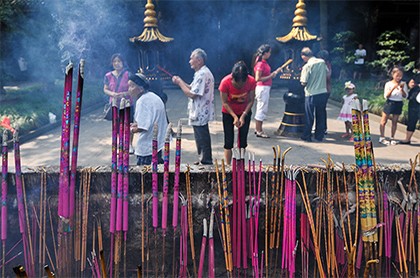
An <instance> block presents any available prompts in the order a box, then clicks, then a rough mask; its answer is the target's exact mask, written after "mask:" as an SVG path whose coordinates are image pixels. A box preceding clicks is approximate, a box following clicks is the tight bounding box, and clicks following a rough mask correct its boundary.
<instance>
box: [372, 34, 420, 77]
mask: <svg viewBox="0 0 420 278" xmlns="http://www.w3.org/2000/svg"><path fill="white" fill-rule="evenodd" d="M376 44H377V46H378V50H377V51H376V55H377V57H378V58H377V59H376V60H374V61H372V62H371V63H369V65H370V66H371V67H372V68H373V69H374V70H376V71H378V72H379V73H384V74H388V73H389V72H390V70H391V69H392V68H393V67H394V66H400V67H404V68H405V70H409V69H412V68H413V67H414V61H411V62H410V54H411V52H412V51H414V47H412V46H411V45H410V43H409V41H408V39H407V37H406V36H405V35H404V34H403V33H401V31H398V30H397V31H385V32H384V33H382V34H381V35H380V36H379V37H378V40H377V42H376Z"/></svg>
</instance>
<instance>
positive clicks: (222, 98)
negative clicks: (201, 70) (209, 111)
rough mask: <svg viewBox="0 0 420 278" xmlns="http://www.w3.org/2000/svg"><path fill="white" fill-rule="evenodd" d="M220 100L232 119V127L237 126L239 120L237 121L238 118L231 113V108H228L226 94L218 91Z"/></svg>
mask: <svg viewBox="0 0 420 278" xmlns="http://www.w3.org/2000/svg"><path fill="white" fill-rule="evenodd" d="M220 99H221V100H222V106H223V107H224V108H225V109H226V111H228V113H229V114H230V115H231V116H232V118H233V125H235V126H238V122H239V119H238V116H237V115H236V114H235V113H234V112H233V110H232V108H230V106H229V103H228V94H227V93H224V92H222V91H220Z"/></svg>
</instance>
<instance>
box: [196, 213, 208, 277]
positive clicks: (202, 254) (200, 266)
mask: <svg viewBox="0 0 420 278" xmlns="http://www.w3.org/2000/svg"><path fill="white" fill-rule="evenodd" d="M206 243H207V219H206V218H204V219H203V238H202V239H201V250H200V262H199V264H198V278H202V277H203V267H204V257H205V255H206Z"/></svg>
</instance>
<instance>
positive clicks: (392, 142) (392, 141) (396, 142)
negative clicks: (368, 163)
mask: <svg viewBox="0 0 420 278" xmlns="http://www.w3.org/2000/svg"><path fill="white" fill-rule="evenodd" d="M398 143H399V141H398V140H395V139H391V142H390V144H391V145H397V144H398Z"/></svg>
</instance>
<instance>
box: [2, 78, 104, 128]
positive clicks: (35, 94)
mask: <svg viewBox="0 0 420 278" xmlns="http://www.w3.org/2000/svg"><path fill="white" fill-rule="evenodd" d="M76 83H77V82H76V81H73V84H74V86H73V100H72V103H73V111H74V105H75V101H76V100H75V95H76V90H75V88H76V85H75V84H76ZM103 96H104V95H103V91H102V83H101V81H100V80H92V82H88V83H87V82H85V84H84V90H83V99H82V112H83V110H84V109H86V108H87V107H90V106H95V105H99V104H102V103H104V101H103V100H104V97H103ZM1 103H2V104H3V103H4V104H6V105H1V106H0V120H2V119H3V118H4V117H9V118H10V122H11V124H12V126H16V125H19V127H20V134H26V133H28V132H30V131H31V130H35V129H37V128H40V127H42V126H45V125H47V124H49V116H48V113H49V112H51V113H53V114H55V115H56V116H57V121H60V120H61V113H62V104H63V81H61V80H57V82H54V83H50V84H49V85H44V84H41V83H33V84H30V85H26V86H24V87H21V88H14V89H8V90H7V91H6V93H5V94H4V95H2V96H1Z"/></svg>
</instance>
